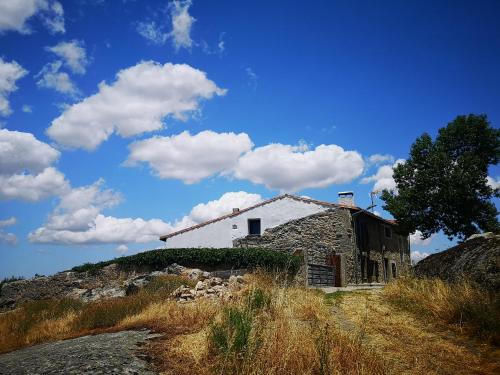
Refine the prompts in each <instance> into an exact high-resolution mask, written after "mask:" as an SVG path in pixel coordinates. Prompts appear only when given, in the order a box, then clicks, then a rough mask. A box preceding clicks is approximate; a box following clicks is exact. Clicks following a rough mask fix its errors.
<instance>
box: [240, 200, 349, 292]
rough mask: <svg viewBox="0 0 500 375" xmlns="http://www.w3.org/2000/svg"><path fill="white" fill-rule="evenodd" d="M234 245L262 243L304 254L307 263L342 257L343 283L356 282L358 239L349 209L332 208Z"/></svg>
mask: <svg viewBox="0 0 500 375" xmlns="http://www.w3.org/2000/svg"><path fill="white" fill-rule="evenodd" d="M233 246H235V247H262V248H269V249H273V250H276V251H282V252H286V253H290V254H294V253H295V254H303V256H304V260H305V264H306V265H309V264H315V265H327V258H328V256H330V255H332V254H335V255H340V256H341V259H342V275H341V279H342V284H351V283H355V279H356V277H355V267H354V260H353V254H355V240H354V235H353V230H352V228H351V214H350V212H349V210H348V209H343V208H333V209H330V210H327V211H324V212H321V213H318V214H314V215H310V216H307V217H304V218H301V219H297V220H293V221H290V222H288V223H285V224H282V225H279V226H277V227H274V228H270V229H267V230H266V231H265V232H264V233H263V234H262V235H261V236H246V237H242V238H238V239H236V240H234V241H233Z"/></svg>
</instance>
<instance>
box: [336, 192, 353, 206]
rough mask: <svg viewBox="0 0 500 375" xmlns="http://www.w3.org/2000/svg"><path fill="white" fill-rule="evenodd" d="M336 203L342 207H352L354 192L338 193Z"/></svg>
mask: <svg viewBox="0 0 500 375" xmlns="http://www.w3.org/2000/svg"><path fill="white" fill-rule="evenodd" d="M338 203H339V204H342V205H344V206H354V192H352V191H340V192H339V201H338Z"/></svg>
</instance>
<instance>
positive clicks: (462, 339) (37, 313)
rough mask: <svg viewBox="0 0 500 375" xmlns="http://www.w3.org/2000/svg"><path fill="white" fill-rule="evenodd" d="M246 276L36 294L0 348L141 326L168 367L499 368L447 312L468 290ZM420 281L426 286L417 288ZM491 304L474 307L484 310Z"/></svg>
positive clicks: (0, 323) (4, 326)
mask: <svg viewBox="0 0 500 375" xmlns="http://www.w3.org/2000/svg"><path fill="white" fill-rule="evenodd" d="M246 278H247V284H246V289H244V290H243V291H240V292H238V293H237V294H233V296H232V298H227V299H224V300H222V301H210V300H200V301H197V302H196V303H186V304H180V303H177V302H175V301H172V300H170V299H168V298H167V297H168V294H169V293H170V292H171V291H172V290H173V288H175V287H177V286H178V285H179V284H180V283H186V282H187V281H186V280H183V279H179V278H178V277H163V278H158V279H157V280H155V282H154V283H152V284H151V285H150V286H148V288H147V289H145V290H143V291H140V292H139V293H138V294H136V295H133V296H129V297H124V298H118V299H114V300H101V301H97V302H93V303H90V304H87V305H83V304H80V303H75V302H70V301H67V300H63V301H50V302H43V301H39V302H33V303H31V304H27V305H25V306H24V307H23V308H21V309H18V310H16V311H13V312H9V313H6V314H2V315H0V352H2V351H9V350H13V349H15V348H18V347H22V346H27V345H32V344H35V343H39V342H43V341H51V340H57V339H62V338H68V337H75V336H80V335H85V334H88V333H98V332H103V331H107V330H123V329H133V328H143V327H147V328H150V329H153V330H155V331H157V332H162V333H164V334H165V335H164V337H163V338H162V339H159V340H156V341H154V342H152V343H151V344H150V345H149V346H148V347H147V348H146V350H147V351H148V352H149V355H150V357H151V358H152V360H153V362H154V364H155V366H156V367H157V368H158V369H160V370H162V371H163V372H164V373H165V374H177V375H182V374H269V375H272V374H276V375H278V374H297V375H298V374H429V373H439V374H474V373H478V374H479V373H481V374H495V373H499V371H500V364H499V363H500V362H499V358H500V357H499V355H498V354H499V353H498V349H497V348H498V347H494V346H492V345H491V344H488V343H487V342H486V341H484V340H483V341H478V339H477V338H476V337H478V336H477V335H478V334H479V331H477V329H475V328H474V327H475V326H474V325H471V322H467V321H464V322H462V324H461V325H457V324H456V323H455V322H453V321H452V320H451V321H450V320H449V317H454V316H456V312H453V311H455V310H456V306H451V307H450V309H451V310H452V312H453V313H451V314H449V313H448V314H447V313H445V312H446V311H445V310H446V309H447V306H449V301H450V299H449V298H451V297H454V298H456V297H457V295H459V294H460V293H461V294H464V293H465V292H464V290H462V292H460V290H458V291H456V288H451V287H449V286H446V285H441V284H439V283H432V282H428V281H425V280H424V281H422V283H427V284H425V285H424V284H421V283H420V282H419V281H415V280H401V281H398V282H397V283H393V284H391V285H389V286H388V287H386V289H385V290H384V291H383V292H381V291H367V292H355V293H337V294H335V295H329V296H326V295H324V294H323V293H321V292H318V291H315V290H310V289H309V290H308V289H305V288H303V287H299V286H291V287H284V285H283V281H277V280H276V279H273V278H272V277H270V276H269V275H266V274H260V275H247V276H246ZM422 288H426V291H427V292H428V293H427V294H423V293H421V291H422ZM452 290H454V292H452ZM452 293H458V294H454V295H453V294H452ZM476 298H477V294H475V293H471V292H467V293H465V294H464V296H462V298H461V299H458V303H459V304H460V305H463V304H464V303H465V304H466V305H467V303H470V302H471V301H473V300H474V299H476ZM438 300H439V301H440V302H439V303H438ZM403 301H404V303H403ZM467 301H469V302H467ZM482 303H483V305H481V304H482ZM488 303H489V302H488V300H484V301H483V302H481V303H479V305H480V306H483V307H485V308H488V306H487V304H488ZM415 304H418V305H419V306H418V308H415ZM491 311H492V312H493V313H497V312H498V310H494V309H493V310H491ZM480 336H481V335H480ZM481 337H484V336H481ZM495 361H496V362H495Z"/></svg>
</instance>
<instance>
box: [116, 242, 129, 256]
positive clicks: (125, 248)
mask: <svg viewBox="0 0 500 375" xmlns="http://www.w3.org/2000/svg"><path fill="white" fill-rule="evenodd" d="M116 251H118V252H119V253H120V254H125V253H126V252H127V251H128V246H127V245H123V244H121V245H119V246H118V247H117V248H116Z"/></svg>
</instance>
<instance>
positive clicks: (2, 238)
mask: <svg viewBox="0 0 500 375" xmlns="http://www.w3.org/2000/svg"><path fill="white" fill-rule="evenodd" d="M0 242H4V243H6V244H7V245H15V244H16V243H17V236H16V235H15V234H14V233H10V232H5V231H3V230H1V229H0Z"/></svg>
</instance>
